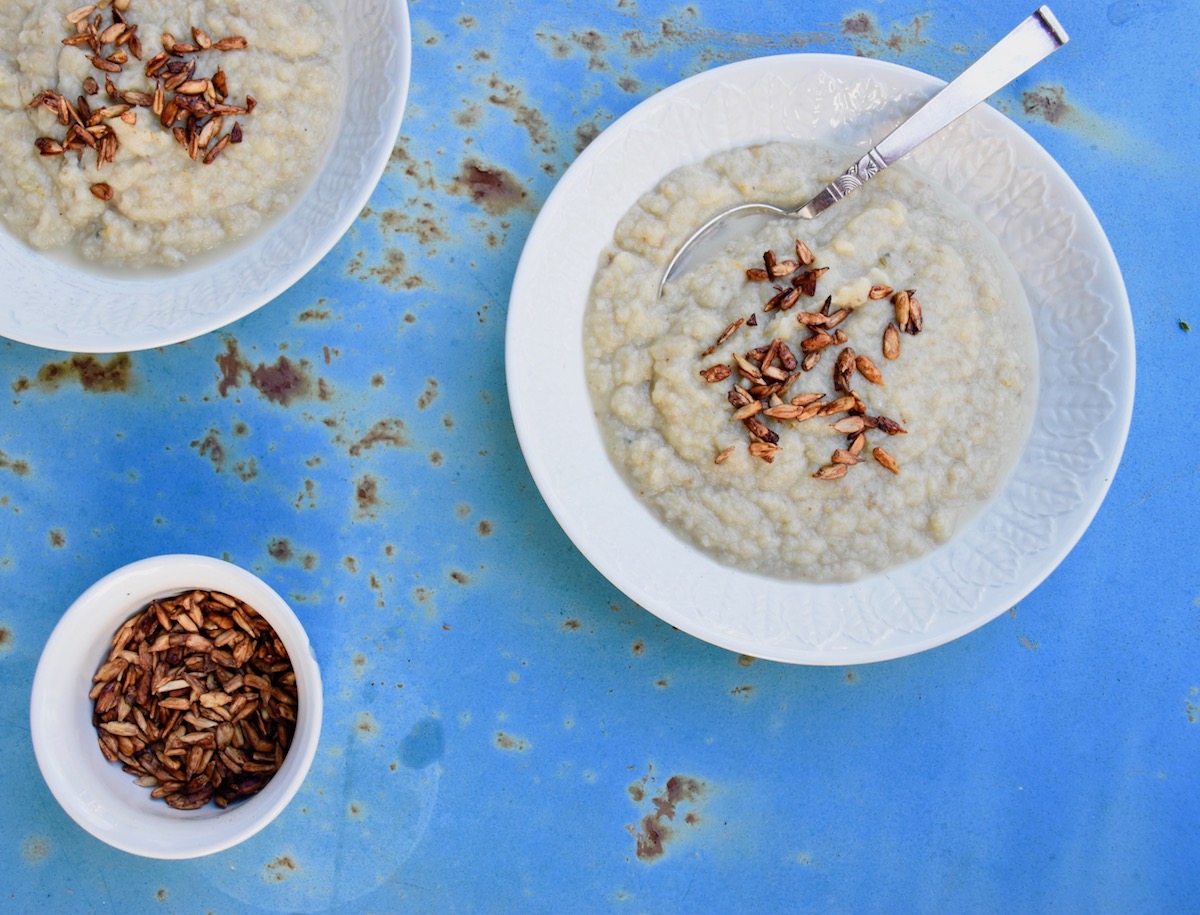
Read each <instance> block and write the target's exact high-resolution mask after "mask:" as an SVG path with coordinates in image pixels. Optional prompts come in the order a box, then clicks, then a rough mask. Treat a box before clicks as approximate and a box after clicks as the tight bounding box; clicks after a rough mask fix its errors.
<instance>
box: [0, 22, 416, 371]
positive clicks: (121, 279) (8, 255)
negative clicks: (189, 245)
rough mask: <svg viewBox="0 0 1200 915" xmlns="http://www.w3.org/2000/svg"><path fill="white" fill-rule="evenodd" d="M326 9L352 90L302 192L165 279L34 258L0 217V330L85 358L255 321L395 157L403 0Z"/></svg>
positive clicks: (324, 248)
mask: <svg viewBox="0 0 1200 915" xmlns="http://www.w3.org/2000/svg"><path fill="white" fill-rule="evenodd" d="M328 3H329V7H330V8H331V10H332V12H333V13H334V14H335V15H336V16H337V17H338V19H339V21H340V22H341V25H342V41H343V47H344V48H345V69H346V78H345V86H346V92H345V99H344V103H343V107H342V119H341V123H340V124H339V125H338V130H337V134H336V135H335V137H334V139H333V144H332V146H331V148H330V151H329V154H328V156H327V158H326V160H325V162H324V164H323V166H322V168H321V171H320V173H319V174H318V175H317V177H316V178H315V179H314V181H313V182H312V184H311V185H310V186H309V188H308V190H307V191H306V192H305V193H304V195H303V196H302V197H301V198H300V199H299V200H298V201H297V202H296V203H295V204H294V205H293V206H292V207H291V208H290V209H289V210H288V211H286V213H285V214H284V215H283V216H282V217H281V218H279V219H277V220H276V221H275V222H274V223H272V224H271V225H270V227H269V228H268V229H267V230H266V231H264V232H263V233H261V234H259V235H256V236H254V237H253V238H252V239H250V240H249V241H247V242H245V243H234V244H232V245H230V246H229V247H228V248H227V249H224V250H222V251H218V252H216V253H214V254H213V255H211V256H206V257H204V258H201V259H199V260H198V261H197V263H196V264H194V265H193V266H190V267H188V266H184V267H183V268H180V269H178V270H172V271H170V274H169V278H168V279H164V276H163V275H162V272H161V271H153V272H150V273H138V272H131V273H127V274H120V275H118V274H116V273H113V272H101V271H98V270H93V269H90V268H89V267H88V266H87V265H84V264H78V265H76V264H74V263H71V262H69V261H67V260H66V259H65V258H62V257H56V256H52V255H50V254H46V253H41V252H38V251H35V250H33V249H32V248H30V247H29V246H28V245H26V244H25V243H24V242H22V241H21V240H19V239H18V238H16V236H14V235H13V234H12V233H11V232H9V231H8V229H7V227H6V226H5V225H4V224H3V221H0V276H3V277H4V288H5V294H4V296H3V297H0V335H2V336H5V337H9V338H11V339H13V340H19V341H20V342H22V343H30V344H33V345H35V346H43V347H47V348H49V349H56V350H67V351H72V352H89V353H113V352H128V351H131V350H141V349H149V348H153V347H156V346H165V345H167V344H170V343H177V342H179V341H181V340H188V339H191V338H192V337H196V336H199V335H200V334H203V333H207V332H209V331H211V330H215V329H216V328H218V327H223V326H224V325H226V324H229V323H230V322H232V321H234V320H237V319H238V318H241V317H244V316H245V315H248V314H250V313H251V312H252V311H254V310H255V309H257V308H259V307H261V306H262V305H264V304H266V303H267V302H269V301H271V299H273V298H275V296H277V295H279V294H280V293H281V292H283V291H284V290H286V289H287V288H288V287H289V286H291V285H292V284H293V283H295V282H296V281H297V280H299V279H300V278H301V277H302V276H304V274H306V273H307V272H308V271H309V270H311V269H312V268H313V267H314V266H315V265H316V263H317V262H318V261H319V260H320V259H321V258H322V257H324V256H325V255H326V254H327V253H328V252H329V250H330V249H331V248H332V247H333V246H334V245H335V244H336V243H337V241H338V239H340V238H341V237H342V235H343V234H344V233H345V232H346V230H347V229H348V228H349V227H350V224H351V223H352V222H353V221H354V219H355V217H356V216H357V215H358V214H359V212H360V211H361V210H362V208H363V206H364V205H365V204H366V202H367V198H368V197H370V195H371V192H372V191H373V190H374V188H375V185H376V184H377V183H378V181H379V177H380V175H381V174H382V173H383V170H384V168H385V167H386V165H387V162H388V158H389V157H390V156H391V154H392V150H393V148H394V146H395V142H396V134H397V133H398V131H399V129H400V122H401V119H402V117H403V114H404V106H405V102H406V100H407V97H408V84H409V72H410V63H411V59H412V41H411V34H410V29H409V19H408V6H407V3H406V2H405V0H328ZM48 302H52V303H53V306H54V307H52V308H47V307H46V303H48Z"/></svg>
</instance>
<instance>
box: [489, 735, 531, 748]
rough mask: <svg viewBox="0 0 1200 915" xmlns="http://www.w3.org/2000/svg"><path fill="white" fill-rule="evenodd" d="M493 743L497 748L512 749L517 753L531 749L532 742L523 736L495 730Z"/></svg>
mask: <svg viewBox="0 0 1200 915" xmlns="http://www.w3.org/2000/svg"><path fill="white" fill-rule="evenodd" d="M493 743H494V744H495V746H496V749H497V750H512V751H515V752H517V753H524V752H525V751H526V750H532V749H533V744H532V743H530V742H529V741H528V740H526V739H525V738H524V737H517V736H516V735H514V734H508V733H506V732H504V731H497V732H496V737H495V739H494V740H493Z"/></svg>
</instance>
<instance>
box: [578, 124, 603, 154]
mask: <svg viewBox="0 0 1200 915" xmlns="http://www.w3.org/2000/svg"><path fill="white" fill-rule="evenodd" d="M598 136H600V128H599V127H597V126H596V122H595V121H584V122H583V123H582V124H580V125H579V126H578V127H576V128H575V152H576V154H578V153H581V152H583V151H584V150H585V149H587V147H588V145H589V144H590V143H591V142H592V140H594V139H596V137H598Z"/></svg>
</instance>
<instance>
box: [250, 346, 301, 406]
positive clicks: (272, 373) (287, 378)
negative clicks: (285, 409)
mask: <svg viewBox="0 0 1200 915" xmlns="http://www.w3.org/2000/svg"><path fill="white" fill-rule="evenodd" d="M301 366H302V363H301ZM301 366H296V365H293V364H292V360H290V359H288V358H287V357H286V355H281V357H280V358H278V359H276V360H275V364H274V365H266V364H265V363H259V365H258V367H257V369H253V370H252V371H251V372H250V383H251V384H252V385H253V387H254V389H257V390H258V393H259V394H262V395H263V396H264V397H266V399H268V400H269V401H271V402H272V403H282V405H283V406H287V405H288V403H290V402H292V400H293V399H294V397H296V396H302V395H304V394H306V393H307V390H308V385H310V382H308V378H307V376H306V375H305V372H304V371H302V367H301Z"/></svg>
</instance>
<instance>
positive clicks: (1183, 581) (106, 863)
mask: <svg viewBox="0 0 1200 915" xmlns="http://www.w3.org/2000/svg"><path fill="white" fill-rule="evenodd" d="M1054 7H1055V12H1056V13H1057V14H1058V15H1059V17H1060V18H1061V19H1062V20H1063V22H1064V23H1065V25H1066V26H1067V28H1068V30H1069V31H1070V32H1071V34H1072V39H1073V40H1072V42H1071V44H1070V45H1068V46H1067V47H1066V48H1065V49H1064V50H1063V51H1061V52H1059V53H1058V54H1057V55H1055V56H1054V57H1053V58H1052V59H1051V60H1050V61H1048V62H1047V63H1046V64H1045V65H1043V67H1041V68H1040V69H1038V70H1037V71H1035V72H1034V73H1033V74H1031V75H1030V76H1028V77H1027V78H1025V79H1023V80H1021V81H1020V82H1018V83H1017V84H1015V85H1014V86H1013V87H1010V88H1009V89H1008V90H1006V91H1004V92H1003V93H1001V94H1000V95H999V96H998V97H997V98H996V99H995V100H994V103H995V104H997V105H998V106H999V107H1000V108H1001V109H1003V110H1004V111H1006V112H1007V113H1008V114H1009V115H1010V116H1011V117H1012V118H1013V119H1014V120H1015V121H1016V122H1017V123H1019V124H1020V125H1021V126H1023V127H1024V128H1025V129H1026V130H1028V131H1029V132H1030V133H1031V134H1032V135H1033V136H1034V137H1035V138H1036V139H1037V140H1039V141H1040V142H1041V143H1042V144H1043V145H1044V146H1045V147H1046V148H1047V149H1048V150H1049V151H1050V153H1051V154H1052V155H1054V156H1055V157H1056V158H1057V160H1058V161H1059V162H1060V163H1061V164H1062V165H1063V166H1064V168H1065V169H1066V170H1067V171H1068V172H1069V173H1070V174H1071V176H1072V177H1073V178H1074V180H1075V181H1076V183H1077V184H1078V185H1079V187H1080V189H1081V190H1082V191H1083V193H1084V195H1085V196H1086V197H1087V198H1088V199H1089V200H1090V202H1091V204H1092V206H1093V207H1094V209H1095V210H1096V213H1097V215H1098V216H1099V218H1100V221H1101V222H1102V224H1103V225H1104V226H1105V228H1106V230H1107V232H1108V233H1109V236H1110V238H1111V241H1112V244H1113V247H1114V248H1115V250H1116V254H1117V257H1118V258H1119V260H1120V262H1121V264H1122V267H1123V269H1124V272H1125V278H1126V281H1127V284H1128V288H1129V293H1130V299H1131V301H1132V305H1133V316H1134V322H1135V326H1136V329H1137V333H1138V349H1139V367H1140V378H1139V396H1138V402H1137V409H1136V411H1135V416H1134V420H1133V426H1132V430H1131V434H1130V439H1129V444H1128V447H1127V450H1126V452H1125V458H1124V461H1123V463H1122V466H1121V471H1120V473H1119V474H1118V476H1117V478H1116V480H1115V481H1114V483H1113V487H1112V490H1111V492H1110V494H1109V496H1108V499H1107V501H1106V502H1105V504H1104V506H1103V508H1102V509H1101V511H1100V513H1099V515H1098V517H1097V518H1096V520H1095V522H1094V524H1093V525H1092V527H1091V529H1090V530H1089V531H1088V533H1087V534H1086V536H1085V537H1084V538H1083V540H1082V542H1081V543H1080V544H1079V546H1078V547H1077V548H1076V549H1075V550H1074V552H1072V553H1071V555H1070V556H1069V557H1068V558H1067V559H1066V561H1065V562H1064V563H1063V564H1062V566H1061V567H1060V568H1059V569H1058V571H1057V572H1055V573H1054V575H1053V576H1051V578H1050V579H1049V580H1048V581H1047V582H1046V583H1045V584H1043V585H1042V586H1041V587H1040V588H1038V589H1037V590H1036V591H1035V592H1034V593H1033V594H1032V595H1031V596H1030V597H1029V598H1028V599H1026V600H1024V601H1022V602H1021V604H1020V605H1019V606H1017V607H1014V608H1013V609H1012V611H1011V612H1010V613H1008V614H1005V615H1003V616H1001V617H1000V618H998V619H997V620H995V621H994V622H992V623H990V624H988V625H986V626H984V627H983V628H982V629H980V630H978V631H977V632H975V633H973V634H972V635H970V636H968V637H966V638H963V639H961V640H959V641H957V642H954V643H952V644H949V645H947V646H944V647H942V648H939V649H936V650H934V651H930V652H927V653H925V654H921V655H918V656H915V657H910V658H907V659H903V660H899V661H894V662H888V663H883V664H878V665H871V666H866V667H860V668H856V669H818V668H804V667H791V666H785V665H778V664H771V663H766V662H759V661H754V660H752V659H750V658H746V657H738V656H737V655H734V654H731V653H728V652H726V651H724V650H721V649H718V648H714V647H711V646H709V645H706V644H704V643H702V642H699V641H697V640H694V639H692V638H691V637H689V636H686V635H684V634H682V633H680V632H676V631H674V630H672V629H671V628H670V627H669V626H666V625H664V624H662V623H660V622H658V621H657V619H656V618H654V617H653V616H651V615H649V614H648V613H646V612H644V611H643V610H641V609H639V608H638V607H636V606H634V605H632V604H631V603H630V601H628V600H627V599H626V598H624V597H623V596H622V595H621V594H620V593H619V592H618V591H616V590H615V589H614V588H613V587H612V586H610V585H609V584H608V583H607V582H606V581H605V580H604V579H603V578H602V577H601V576H600V575H599V574H598V573H596V572H595V571H594V570H593V569H592V568H591V566H590V565H589V564H588V563H587V562H586V561H585V560H584V559H583V558H582V557H581V556H580V555H579V554H578V553H577V552H576V551H575V549H574V548H573V547H572V545H571V543H570V542H569V541H568V540H567V538H566V537H565V536H564V535H563V534H562V532H561V531H560V529H559V528H558V526H557V525H556V524H555V522H554V520H553V519H552V518H551V516H550V513H549V512H548V510H547V509H546V507H545V505H544V504H543V503H542V501H541V499H540V498H539V496H538V493H537V491H536V489H535V487H534V486H533V484H532V481H531V480H530V478H529V476H528V473H527V471H526V468H525V465H524V462H523V460H522V457H521V454H520V452H519V450H518V447H517V442H516V438H515V435H514V433H513V428H512V425H511V421H510V418H509V413H508V408H507V402H506V398H505V385H504V365H503V345H502V344H503V334H504V318H505V306H506V297H507V293H508V290H509V287H510V284H511V280H512V276H513V271H514V268H515V265H516V262H517V258H518V256H519V254H520V251H521V246H522V243H523V241H524V239H525V236H526V234H527V232H528V230H529V228H530V225H531V223H532V220H533V219H534V217H535V215H536V213H537V210H538V207H539V205H540V204H541V202H542V201H543V200H544V199H545V198H546V196H547V194H548V193H549V192H550V190H551V188H552V187H553V186H554V183H555V181H556V179H557V178H558V176H560V175H561V174H562V172H563V171H564V169H565V168H566V167H567V166H568V165H569V164H570V163H571V161H572V160H573V158H574V157H575V156H576V154H577V153H578V152H579V150H581V149H582V148H583V147H584V146H585V145H586V144H587V143H588V141H589V140H590V139H592V138H593V137H594V136H595V135H596V134H597V133H598V132H599V131H601V130H603V128H604V127H605V126H606V125H607V124H608V123H609V122H611V121H612V120H613V119H614V118H615V117H616V116H618V115H620V114H621V113H622V112H624V111H626V110H627V109H629V108H630V107H632V106H633V105H635V104H636V103H637V102H639V101H640V100H641V99H643V98H645V97H647V96H648V95H650V94H652V93H654V92H655V91H656V90H659V89H661V88H663V87H664V86H666V85H669V84H671V83H673V82H675V81H677V80H678V79H680V78H682V77H684V76H688V75H691V74H693V73H696V72H698V71H700V70H703V69H705V68H707V67H710V66H713V65H716V64H719V63H723V62H727V61H732V60H737V59H741V58H745V57H750V56H758V55H764V54H773V53H782V52H790V51H796V50H801V51H803V50H820V51H832V52H838V53H846V54H864V55H870V56H878V57H882V58H886V59H889V60H895V61H898V62H900V63H904V64H907V65H910V66H914V67H916V68H918V69H922V70H926V71H928V72H931V73H933V74H936V75H938V76H941V77H944V78H949V77H951V76H953V75H954V74H956V73H957V72H958V71H959V70H960V69H962V67H963V66H965V64H966V63H967V62H969V61H970V60H971V59H973V58H974V57H975V56H976V55H977V54H979V53H980V52H982V51H983V50H984V49H985V48H986V47H987V46H988V45H989V44H990V43H991V42H993V41H994V40H996V39H997V38H999V37H1000V36H1001V35H1002V34H1003V33H1004V32H1006V31H1007V30H1008V28H1009V27H1011V25H1013V24H1014V23H1015V22H1016V21H1017V20H1019V19H1020V18H1022V17H1023V16H1024V15H1025V14H1027V13H1028V12H1029V9H1028V8H1026V7H1025V6H1024V5H1022V4H1020V3H1015V2H1011V0H1004V2H1001V3H990V2H983V0H963V2H956V3H948V2H944V3H935V4H932V6H931V5H930V4H928V3H916V2H912V0H886V2H884V0H881V2H871V3H869V4H866V5H865V6H854V5H850V6H846V5H842V4H839V3H835V2H829V0H815V2H812V3H807V4H800V5H796V4H790V3H781V2H776V0H764V2H762V3H759V4H753V5H752V4H745V3H741V2H734V0H709V2H700V3H693V4H690V5H684V4H675V3H666V2H662V0H604V2H603V3H596V2H585V0H527V2H523V3H514V2H507V0H506V2H502V3H482V2H479V0H464V2H459V3H435V2H431V0H418V2H414V3H413V4H412V7H411V12H412V16H413V26H414V66H413V88H412V93H411V96H410V105H409V109H408V114H407V117H406V120H405V124H404V128H403V130H402V135H401V137H400V139H399V142H398V145H397V147H396V153H395V156H394V158H393V161H392V163H391V165H390V166H389V168H388V171H387V174H386V175H385V177H384V179H383V181H382V183H381V184H380V186H379V188H378V190H377V191H376V193H375V195H374V197H373V198H372V200H371V202H370V205H369V207H368V209H367V210H366V211H365V212H364V213H363V214H362V217H361V218H360V219H359V220H358V221H357V223H356V225H355V226H354V227H353V229H352V230H351V231H350V232H349V234H348V235H347V236H346V237H345V238H344V239H343V240H342V242H341V243H340V244H339V245H338V246H337V247H336V248H335V250H334V251H333V252H332V253H331V254H330V255H329V256H328V257H327V258H325V260H324V261H323V262H322V263H321V264H320V265H319V266H318V267H317V268H316V269H315V270H314V271H313V272H312V273H311V274H310V275H309V276H308V277H306V278H305V279H304V280H303V281H302V282H300V283H299V284H298V285H296V286H295V287H294V288H292V289H291V290H289V291H288V292H287V293H285V294H284V295H282V296H280V297H279V298H278V299H277V300H276V301H274V302H272V303H271V304H269V305H268V306H266V307H264V308H263V309H261V310H260V311H258V312H257V313H255V314H254V315H252V316H250V317H248V318H246V319H245V320H242V321H239V322H238V323H236V324H234V325H232V326H230V327H227V328H225V329H224V330H221V331H219V332H216V333H212V334H209V335H207V336H205V337H202V338H199V339H196V340H193V341H190V342H188V343H184V344H179V345H175V346H170V347H166V348H164V349H161V350H155V351H149V352H140V353H134V354H131V355H127V356H101V357H83V356H72V355H71V354H67V353H52V352H47V351H44V350H38V349H34V348H31V347H26V346H22V345H18V344H14V343H0V379H3V383H4V385H5V388H6V391H7V394H6V398H5V403H4V404H3V406H0V416H2V419H0V518H2V522H0V587H2V589H3V591H2V593H3V598H2V599H0V697H2V698H3V702H2V703H0V735H2V739H3V745H4V747H5V752H4V754H3V757H2V758H3V763H2V764H0V773H2V777H0V875H3V876H2V877H0V908H10V907H11V908H13V909H15V910H18V911H20V910H34V909H37V910H43V909H51V910H87V909H105V910H107V909H111V910H114V911H145V910H150V911H182V912H204V911H212V912H238V911H263V910H280V911H282V910H289V911H319V910H325V909H339V908H340V909H344V910H348V911H359V910H373V911H409V910H411V911H463V912H466V911H513V910H533V911H581V910H593V911H594V910H609V909H612V910H618V911H638V912H656V913H662V912H691V911H703V910H708V911H738V910H744V911H761V910H815V911H871V910H878V911H889V912H894V911H908V910H919V911H929V910H936V911H952V912H959V911H1050V910H1054V911H1071V910H1077V911H1119V912H1130V911H1179V912H1182V911H1196V910H1197V909H1200V869H1198V868H1197V863H1196V862H1197V860H1198V857H1200V765H1198V763H1200V661H1198V658H1200V598H1198V597H1197V595H1200V575H1198V573H1197V568H1198V563H1197V552H1196V551H1197V544H1196V534H1197V528H1198V525H1197V520H1196V506H1197V503H1198V501H1200V500H1198V496H1200V474H1198V473H1197V470H1198V468H1200V465H1198V463H1197V457H1196V456H1197V454H1198V453H1200V448H1198V447H1197V445H1198V441H1200V436H1198V435H1197V431H1196V422H1195V417H1196V408H1195V406H1194V404H1193V403H1192V400H1191V394H1192V389H1193V388H1194V387H1195V378H1196V374H1197V368H1198V367H1200V360H1198V359H1197V351H1198V350H1197V348H1198V347H1200V309H1198V308H1197V304H1196V296H1195V294H1194V293H1193V292H1192V290H1193V288H1194V285H1195V281H1194V279H1193V278H1192V272H1193V268H1192V261H1193V259H1194V258H1193V255H1194V251H1195V249H1196V243H1197V241H1200V233H1198V232H1197V229H1196V226H1197V225H1200V204H1198V202H1197V199H1198V198H1197V193H1196V190H1197V188H1196V182H1195V181H1194V178H1193V171H1192V163H1191V162H1190V161H1189V156H1188V152H1189V151H1190V150H1191V148H1192V147H1193V146H1194V145H1195V141H1196V139H1197V135H1198V132H1200V102H1198V99H1200V91H1198V89H1200V87H1198V85H1197V83H1198V82H1200V66H1198V65H1197V63H1196V61H1195V58H1194V56H1193V49H1192V45H1193V44H1194V42H1193V41H1191V40H1189V36H1190V38H1194V37H1195V34H1196V27H1195V26H1196V11H1195V9H1194V7H1193V5H1192V4H1191V3H1188V2H1183V0H1117V2H1113V3H1109V4H1105V3H1094V2H1084V0H1056V2H1055V3H1054ZM1189 325H1190V328H1191V329H1190V330H1189V329H1188V327H1189ZM176 551H179V552H199V553H206V554H209V555H213V556H219V557H226V558H228V559H229V560H231V561H233V562H235V563H238V564H241V565H244V566H246V567H248V568H250V569H252V570H254V571H256V572H258V573H259V574H260V575H262V576H263V577H264V578H265V579H266V580H267V581H268V582H269V583H270V584H272V585H273V586H274V587H275V588H276V589H278V590H279V591H280V592H281V593H283V594H284V595H285V596H287V597H288V598H290V600H291V601H292V603H293V604H294V606H295V607H296V609H297V612H298V613H299V615H300V616H301V618H302V620H303V621H304V623H305V625H306V626H307V627H308V630H309V633H310V635H311V637H312V640H313V642H314V644H315V647H316V651H317V654H318V657H319V660H320V662H321V665H322V668H323V673H324V677H325V686H326V703H327V706H326V717H325V725H324V729H323V733H322V739H321V746H320V749H319V751H318V755H317V760H316V763H315V765H314V767H313V769H312V772H311V775H310V777H309V779H308V781H307V783H306V784H305V786H304V787H303V789H302V790H301V792H300V794H299V795H298V796H297V797H296V799H295V800H294V801H293V803H292V804H291V805H290V806H289V807H288V809H287V810H286V811H285V812H284V814H283V815H282V816H281V817H280V818H279V819H278V820H276V821H275V822H274V823H273V824H272V825H271V826H269V827H268V828H267V829H266V830H264V831H263V832H262V833H260V834H259V835H258V836H256V837H255V838H253V839H252V840H250V841H249V842H247V843H245V844H244V845H242V846H240V847H237V848H235V849H232V850H230V851H227V852H224V853H221V854H218V855H215V856H213V857H209V858H203V859H198V860H193V861H187V862H175V863H172V862H158V861H151V860H143V859H140V858H135V857H131V856H128V855H125V854H123V853H120V852H117V851H114V850H112V849H110V848H108V847H107V846H105V845H103V844H101V843H99V842H97V841H96V840H94V839H93V838H91V837H90V836H89V835H87V834H86V833H84V832H83V831H81V830H80V829H78V828H77V827H76V826H75V825H74V824H73V823H72V822H71V821H70V820H69V819H68V818H67V816H66V815H65V814H64V813H63V812H62V811H61V809H60V808H59V807H58V805H57V804H56V802H55V801H54V799H53V798H52V797H51V795H50V793H49V791H48V790H47V789H46V787H45V784H44V783H43V781H42V779H41V777H40V774H39V772H38V770H37V767H36V764H35V761H34V757H33V752H32V749H31V747H30V742H29V725H28V711H27V709H28V698H29V687H30V682H31V679H32V676H33V671H34V667H35V665H36V663H37V659H38V656H39V653H40V651H41V648H42V646H43V644H44V642H45V640H46V638H47V636H48V634H49V632H50V630H51V629H52V627H53V626H54V624H55V622H56V621H57V619H58V617H59V614H60V613H61V612H62V611H63V609H64V608H65V607H66V606H67V605H68V604H69V603H70V602H71V600H73V599H74V597H75V596H76V595H77V594H79V592H81V591H82V590H83V589H84V588H85V587H87V586H88V585H89V584H90V583H91V582H92V581H94V580H95V579H97V578H98V577H100V576H101V575H103V574H104V573H106V572H108V571H110V570H111V569H113V568H115V567H117V566H119V565H122V564H124V563H125V562H128V561H131V560H133V559H137V558H140V557H142V556H146V555H150V554H155V553H163V552H176Z"/></svg>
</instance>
